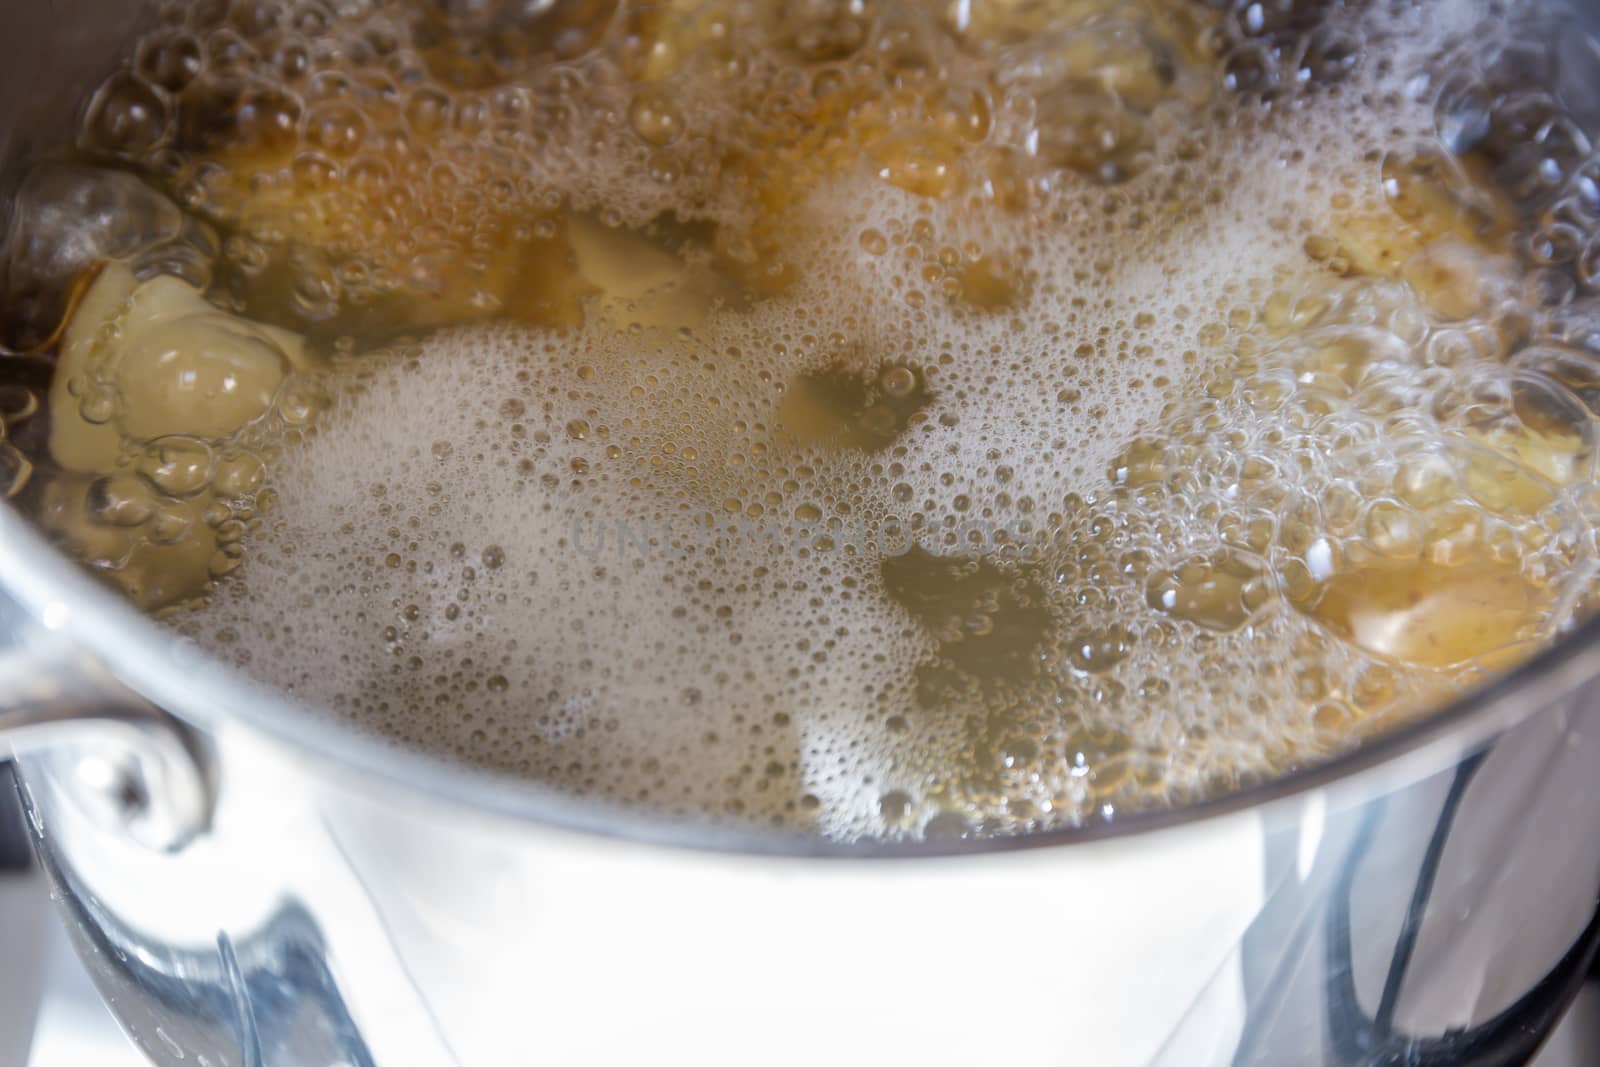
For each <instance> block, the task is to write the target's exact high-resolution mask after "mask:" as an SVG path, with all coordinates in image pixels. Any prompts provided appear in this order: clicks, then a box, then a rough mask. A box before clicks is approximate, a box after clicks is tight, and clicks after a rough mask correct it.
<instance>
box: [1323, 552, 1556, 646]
mask: <svg viewBox="0 0 1600 1067" xmlns="http://www.w3.org/2000/svg"><path fill="white" fill-rule="evenodd" d="M1539 608H1540V599H1539V596H1538V594H1537V591H1536V590H1535V589H1533V588H1532V587H1530V586H1529V584H1528V583H1527V582H1526V581H1525V580H1524V579H1523V577H1522V575H1521V572H1520V570H1519V568H1518V566H1517V564H1516V563H1515V562H1510V563H1504V562H1499V561H1495V560H1488V559H1482V558H1479V559H1475V560H1471V561H1468V562H1465V563H1462V564H1460V565H1457V566H1448V565H1444V564H1439V563H1435V562H1432V561H1431V560H1422V561H1419V562H1417V563H1414V564H1392V563H1378V564H1374V565H1372V566H1367V567H1360V568H1356V569H1352V570H1348V571H1344V572H1342V573H1340V574H1337V575H1335V576H1334V577H1333V578H1331V579H1330V580H1329V581H1328V582H1326V583H1325V584H1324V585H1323V587H1322V590H1321V595H1320V597H1319V598H1318V599H1317V600H1316V601H1315V604H1314V606H1313V607H1311V608H1310V609H1309V613H1310V615H1311V616H1312V617H1313V618H1315V619H1317V620H1318V621H1320V622H1321V623H1323V625H1325V626H1327V627H1328V628H1329V629H1331V630H1333V631H1334V632H1335V633H1337V634H1339V635H1340V636H1341V637H1343V638H1345V639H1346V640H1348V641H1350V642H1351V643H1352V644H1355V645H1357V646H1359V647H1361V648H1364V649H1366V650H1367V651H1369V652H1374V653H1377V654H1378V655H1380V656H1385V657H1387V658H1389V659H1394V660H1399V661H1401V662H1404V663H1413V664H1417V665H1420V666H1424V667H1434V668H1444V667H1453V666H1456V665H1458V664H1463V663H1467V662H1469V661H1473V660H1480V659H1482V658H1483V657H1485V656H1489V655H1491V654H1493V653H1497V652H1500V651H1501V650H1505V649H1508V648H1511V647H1513V646H1516V645H1520V644H1522V643H1524V642H1526V641H1530V640H1532V639H1534V638H1535V637H1536V636H1537V635H1536V634H1534V633H1531V632H1529V628H1530V625H1531V624H1533V623H1535V622H1536V621H1537V620H1538V619H1539V617H1540V610H1539Z"/></svg>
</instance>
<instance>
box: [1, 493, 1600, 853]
mask: <svg viewBox="0 0 1600 1067" xmlns="http://www.w3.org/2000/svg"><path fill="white" fill-rule="evenodd" d="M4 593H9V594H10V595H11V596H12V597H14V598H15V599H16V601H17V602H18V603H19V604H20V605H21V606H22V607H23V608H24V609H25V610H26V611H27V612H28V614H29V615H30V616H31V618H32V619H33V620H35V621H36V622H39V623H40V624H41V625H43V626H44V627H45V628H46V629H48V630H52V631H57V632H59V633H60V634H62V635H64V636H66V637H68V638H70V639H71V640H72V641H73V642H74V643H75V644H76V645H78V646H79V647H82V648H84V649H86V650H87V651H88V652H90V653H91V654H92V655H93V656H95V657H96V658H97V659H98V661H99V662H100V663H101V664H103V665H104V666H105V667H106V668H107V669H108V670H109V671H110V672H111V674H112V675H113V677H114V678H115V679H116V680H117V681H118V682H119V683H121V684H122V685H125V686H126V687H128V688H129V689H130V690H132V691H133V692H134V693H136V694H138V696H140V697H142V698H144V699H146V700H148V701H150V702H151V703H153V704H155V705H156V706H158V707H160V708H162V709H164V710H165V711H167V712H169V713H171V714H173V715H175V716H176V717H178V718H179V719H181V720H183V721H184V722H187V723H189V724H190V725H192V726H195V727H197V728H199V729H200V730H202V731H206V730H208V729H215V728H217V727H219V726H221V725H224V724H226V723H227V722H229V721H237V722H240V723H243V724H244V725H246V726H247V727H249V728H250V729H252V730H254V731H256V732H258V733H260V734H264V735H266V736H267V737H269V738H271V739H273V740H275V741H277V742H279V743H280V744H283V745H286V746H288V747H289V748H290V749H292V750H293V751H294V752H295V753H296V755H297V756H303V757H311V758H312V759H313V760H315V761H317V762H320V763H322V764H325V765H326V766H325V767H324V768H323V769H324V770H334V771H337V770H347V771H355V772H357V773H359V774H361V775H363V776H366V777H369V778H374V779H377V780H379V781H381V782H384V783H387V784H388V785H390V786H393V787H396V788H399V789H401V790H406V791H411V792H415V793H419V794H421V795H423V796H425V797H427V798H430V799H435V800H442V801H447V802H453V803H456V804H460V805H463V806H466V807H468V808H471V809H476V810H478V811H480V812H483V813H486V814H492V815H499V816H502V817H509V818H512V819H515V820H518V821H523V822H530V823H534V824H537V825H539V826H541V827H543V828H546V829H550V830H557V831H570V832H577V833H583V834H589V835H598V836H602V837H609V838H614V839H621V840H624V841H629V842H634V843H639V844H653V845H660V846H666V847H672V848H685V849H698V850H711V851H716V852H733V853H744V854H751V855H765V856H793V857H819V856H840V857H852V858H913V857H930V856H951V855H987V854H991V853H1010V852H1017V851H1021V850H1026V849H1034V848H1043V847H1060V846H1068V845H1075V844H1085V843H1089V842H1093V841H1101V840H1105V839H1109V838H1127V837H1131V836H1133V835H1137V834H1145V833H1150V832H1154V831H1159V830H1166V829H1173V828H1178V827H1184V826H1188V825H1191V824H1194V823H1199V822H1203V821H1208V820H1213V819H1217V818H1219V817H1222V816H1225V815H1229V814H1235V813H1239V812H1242V811H1246V810H1247V809H1253V808H1258V807H1261V806H1264V805H1268V804H1273V803H1275V802H1278V801H1286V800H1290V799H1291V798H1296V797H1303V796H1304V795H1305V794H1308V793H1310V792H1313V791H1316V790H1322V789H1327V788H1329V787H1333V786H1336V785H1340V786H1342V785H1346V784H1349V783H1350V781H1351V780H1352V779H1355V778H1358V777H1361V776H1369V777H1370V776H1375V775H1378V774H1381V773H1383V772H1384V771H1385V770H1386V769H1387V770H1389V771H1391V772H1392V771H1393V770H1394V769H1395V768H1396V767H1397V766H1399V765H1400V764H1402V763H1405V762H1406V761H1407V760H1411V761H1412V762H1413V763H1414V764H1415V765H1414V766H1410V765H1408V766H1407V768H1406V770H1407V773H1408V775H1412V774H1414V775H1415V776H1417V777H1421V776H1423V775H1425V774H1428V773H1433V772H1436V771H1438V770H1441V769H1444V768H1446V767H1449V766H1451V765H1453V764H1454V763H1455V762H1456V761H1457V760H1458V759H1459V758H1460V757H1461V756H1462V755H1463V754H1465V753H1466V752H1467V751H1471V750H1473V749H1476V748H1479V747H1481V746H1483V745H1485V744H1487V743H1488V742H1489V741H1490V740H1492V739H1493V737H1494V736H1495V735H1497V734H1499V733H1501V732H1503V731H1504V730H1506V729H1508V728H1510V727H1512V726H1515V725H1516V724H1517V723H1519V722H1521V721H1522V720H1523V719H1526V718H1528V717H1530V716H1532V715H1533V714H1536V713H1537V712H1539V711H1540V710H1541V709H1544V708H1546V707H1547V706H1549V705H1550V704H1551V703H1552V702H1554V701H1556V700H1559V699H1560V698H1561V697H1562V696H1565V695H1566V694H1567V693H1569V692H1571V691H1572V690H1573V689H1575V688H1576V687H1577V686H1579V685H1582V684H1583V683H1584V682H1586V681H1591V680H1592V679H1593V678H1594V676H1595V675H1596V674H1600V617H1596V618H1592V619H1589V620H1587V621H1586V622H1584V623H1582V624H1581V625H1579V626H1578V627H1576V628H1575V629H1574V630H1573V631H1571V632H1570V633H1568V634H1565V635H1563V636H1562V637H1561V638H1560V639H1558V640H1556V641H1554V642H1552V643H1551V644H1550V645H1549V646H1548V647H1546V648H1544V649H1542V650H1541V651H1539V652H1538V653H1537V654H1535V655H1534V656H1533V657H1531V658H1529V659H1528V660H1526V661H1524V662H1522V663H1520V664H1518V665H1517V666H1515V667H1513V668H1512V669H1510V670H1508V671H1506V672H1505V673H1503V674H1501V675H1499V676H1497V677H1494V678H1492V679H1490V680H1488V681H1486V682H1485V683H1483V684H1480V685H1477V686H1474V687H1473V688H1471V689H1469V690H1468V691H1466V692H1465V693H1463V694H1462V695H1461V696H1460V697H1459V698H1458V699H1457V700H1455V701H1453V702H1451V703H1449V704H1446V705H1444V706H1442V707H1439V708H1437V709H1435V710H1433V711H1430V712H1428V713H1425V714H1421V715H1419V716H1417V717H1416V718H1415V719H1413V720H1412V721H1410V722H1407V723H1405V724H1403V725H1401V726H1398V727H1396V728H1394V729H1392V730H1389V731H1387V732H1385V733H1384V734H1382V735H1380V736H1378V737H1376V738H1374V739H1372V740H1371V741H1369V742H1367V743H1365V744H1362V745H1358V746H1356V747H1355V748H1353V749H1351V750H1349V751H1347V752H1344V753H1341V754H1339V755H1336V756H1333V757H1331V758H1329V759H1327V760H1325V761H1323V762H1321V763H1317V764H1313V765H1310V766H1307V767H1304V768H1301V769H1299V770H1295V771H1292V772H1290V773H1289V774H1286V775H1282V776H1278V777H1275V778H1270V779H1267V780H1265V781H1263V782H1260V783H1257V784H1253V785H1250V786H1246V787H1245V788H1242V789H1238V790H1234V791H1231V792H1228V793H1224V794H1221V795H1219V796H1216V797H1213V798H1210V799H1207V800H1204V801H1200V802H1198V803H1194V804H1187V805H1180V806H1177V807H1173V808H1166V809H1149V810H1143V811H1137V812H1133V813H1130V814H1128V815H1125V816H1119V817H1114V818H1113V819H1112V820H1110V821H1109V822H1096V823H1093V824H1089V825H1084V826H1079V827H1066V828H1061V829H1056V830H1046V831H1040V832H1038V833H1033V834H1023V835H1018V836H1015V837H998V838H984V839H978V840H957V841H941V842H886V841H868V842H861V843H856V844H842V843H838V842H831V841H826V840H823V839H820V838H818V837H816V836H813V835H805V834H801V833H798V832H794V831H781V830H765V829H761V828H758V827H754V826H742V825H728V824H720V823H713V822H709V821H705V820H697V819H690V818H674V817H670V816H667V815H664V814H657V813H652V812H649V811H643V810H640V809H635V808H630V807H626V806H624V805H621V804H618V803H615V802H609V801H602V800H596V799H593V798H589V799H584V798H578V797H574V796H572V795H570V794H567V793H563V792H561V791H559V790H556V789H553V788H550V787H548V786H544V785H541V784H539V783H537V782H533V781H530V780H527V779H522V778H517V777H513V776H510V775H505V774H498V773H495V772H489V771H485V770H483V769H481V768H474V767H472V766H470V765H469V764H466V763H464V762H453V761H449V760H446V759H442V758H440V757H437V756H431V755H427V754H424V753H421V752H418V751H415V750H411V749H406V748H403V747H401V746H400V745H399V744H398V743H397V742H393V741H387V740H385V739H383V738H381V737H378V736H377V735H374V734H370V733H367V732H364V731H362V730H359V729H357V728H356V727H355V726H353V725H349V724H347V723H345V722H342V721H340V720H337V719H335V718H334V716H333V715H332V714H330V713H328V712H327V711H325V710H322V709H318V708H316V707H315V706H314V705H312V704H309V703H307V702H305V701H302V700H298V699H295V698H293V697H290V696H289V695H287V694H284V693H281V692H279V691H276V690H273V689H272V688H270V687H268V686H266V685H264V684H263V683H260V682H257V681H256V680H254V679H252V678H250V677H249V676H247V675H246V674H244V673H243V672H242V671H239V670H237V669H235V668H233V667H230V666H227V665H225V664H223V663H222V662H220V661H219V660H217V659H215V658H214V657H212V656H210V655H208V654H206V653H204V652H201V651H199V650H198V648H197V646H196V645H195V644H194V642H193V641H192V640H190V639H188V638H185V637H182V636H181V635H179V634H176V633H174V632H173V631H172V630H170V629H168V628H167V627H166V626H164V625H162V624H160V623H158V622H157V621H155V620H154V619H151V618H150V617H148V616H146V615H144V614H143V613H141V612H140V611H138V609H136V608H135V607H133V605H132V604H130V603H128V602H127V601H126V600H125V599H124V598H123V597H121V596H120V595H119V594H117V593H116V592H115V591H114V590H112V589H111V588H110V587H109V586H107V585H105V584H103V583H101V582H100V581H98V580H96V579H95V578H94V577H93V576H92V574H91V573H90V572H89V571H88V570H87V569H85V568H83V567H81V566H80V565H79V564H77V563H76V562H74V561H72V560H71V559H69V558H68V557H67V556H66V555H65V554H64V553H62V552H60V551H59V550H57V549H56V548H55V547H54V546H53V545H51V544H50V543H49V542H48V541H47V540H46V538H45V537H44V536H43V535H42V534H41V533H40V532H39V531H37V530H35V529H34V528H33V526H32V525H31V524H30V523H29V522H28V521H27V520H26V519H24V518H23V517H22V516H21V515H20V514H19V513H18V512H17V511H16V510H15V508H14V507H12V506H10V505H9V504H5V505H0V594H4ZM1356 787H1357V788H1360V786H1356Z"/></svg>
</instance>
